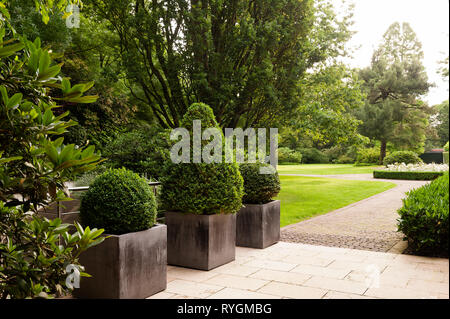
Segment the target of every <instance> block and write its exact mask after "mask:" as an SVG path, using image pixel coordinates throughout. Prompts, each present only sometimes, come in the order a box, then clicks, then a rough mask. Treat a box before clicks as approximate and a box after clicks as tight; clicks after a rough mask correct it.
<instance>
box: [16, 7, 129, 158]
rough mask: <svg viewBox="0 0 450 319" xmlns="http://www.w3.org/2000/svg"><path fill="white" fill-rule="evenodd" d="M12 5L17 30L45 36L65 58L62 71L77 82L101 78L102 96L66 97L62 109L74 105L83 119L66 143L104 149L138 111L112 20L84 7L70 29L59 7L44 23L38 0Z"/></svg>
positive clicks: (95, 91) (78, 119)
mask: <svg viewBox="0 0 450 319" xmlns="http://www.w3.org/2000/svg"><path fill="white" fill-rule="evenodd" d="M9 5H10V6H11V24H12V26H13V27H14V28H15V30H16V32H17V33H19V34H26V35H27V38H28V39H31V40H34V39H35V38H37V37H39V38H40V39H41V42H42V46H43V47H51V48H52V50H53V52H54V53H58V55H59V56H57V55H56V54H55V55H54V59H55V60H57V61H58V62H60V63H62V67H61V73H62V76H65V77H67V78H70V79H71V80H72V81H74V82H83V81H84V80H85V79H91V80H93V81H94V82H95V83H96V85H95V87H92V88H91V89H90V93H91V94H96V95H98V96H99V98H98V99H97V101H95V102H93V103H90V104H88V105H86V104H84V105H83V104H79V103H72V102H70V103H67V102H64V101H62V102H60V106H61V107H60V108H59V111H60V112H61V113H59V114H62V113H64V112H65V111H66V110H70V111H71V112H70V115H69V117H70V118H71V119H73V120H74V121H76V122H78V125H76V126H72V127H69V128H68V130H67V131H68V132H67V133H65V134H64V137H65V140H66V142H70V143H74V144H76V145H85V144H90V145H95V146H96V148H97V149H99V150H103V147H104V145H106V144H107V143H108V142H110V141H112V140H114V139H115V137H116V135H117V133H118V132H121V131H124V130H125V129H126V127H127V126H128V124H129V123H130V122H131V121H132V119H133V118H134V116H135V113H136V110H137V109H136V103H134V102H132V101H130V96H129V92H128V89H127V88H126V87H125V85H124V84H123V80H122V77H123V72H122V71H121V68H120V66H119V64H118V59H117V58H118V54H117V53H116V50H115V49H116V45H117V43H118V37H117V36H116V35H115V34H114V33H113V32H111V31H110V30H108V28H107V26H106V23H97V22H96V21H92V20H90V19H88V18H86V17H85V14H84V10H83V14H81V15H80V17H79V18H80V24H79V27H78V28H68V27H67V26H66V22H65V20H64V19H63V13H62V12H59V11H58V10H53V12H52V13H49V17H50V20H49V21H48V22H47V23H44V22H43V21H42V16H41V14H40V13H39V12H36V10H35V1H34V0H11V1H10V3H9Z"/></svg>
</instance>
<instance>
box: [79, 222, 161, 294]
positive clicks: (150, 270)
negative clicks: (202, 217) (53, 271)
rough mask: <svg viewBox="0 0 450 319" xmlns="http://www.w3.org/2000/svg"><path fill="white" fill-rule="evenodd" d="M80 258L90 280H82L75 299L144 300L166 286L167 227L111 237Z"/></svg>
mask: <svg viewBox="0 0 450 319" xmlns="http://www.w3.org/2000/svg"><path fill="white" fill-rule="evenodd" d="M110 236H111V237H109V238H106V239H105V240H104V241H103V242H102V243H101V244H99V245H97V246H94V247H91V248H89V249H88V250H86V251H85V252H83V253H82V254H81V255H80V264H81V265H83V266H84V267H85V271H86V272H87V273H88V274H90V275H91V276H92V277H91V278H87V277H81V280H80V288H78V289H74V296H75V297H77V298H115V299H130V298H135V299H137V298H146V297H149V296H151V295H153V294H155V293H157V292H160V291H162V290H164V289H166V286H167V227H166V225H158V224H157V225H155V226H153V227H152V228H150V229H147V230H143V231H140V232H135V233H127V234H122V235H110Z"/></svg>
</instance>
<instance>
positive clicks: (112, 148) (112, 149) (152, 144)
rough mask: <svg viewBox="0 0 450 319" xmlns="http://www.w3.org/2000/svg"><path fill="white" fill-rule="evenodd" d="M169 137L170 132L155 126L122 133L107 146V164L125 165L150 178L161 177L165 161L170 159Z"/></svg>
mask: <svg viewBox="0 0 450 319" xmlns="http://www.w3.org/2000/svg"><path fill="white" fill-rule="evenodd" d="M168 139H169V136H168V134H166V133H165V132H158V131H157V130H156V129H154V128H142V129H140V130H135V131H131V132H126V133H122V134H120V135H119V136H118V137H117V138H116V139H115V140H113V141H111V142H110V143H109V144H107V146H106V147H105V149H104V151H103V156H104V157H105V158H107V159H108V161H107V162H106V165H107V166H109V167H112V168H121V167H125V168H127V169H129V170H132V171H133V172H135V173H138V174H139V175H141V176H145V177H147V178H149V179H159V178H160V177H161V173H162V169H163V165H164V163H165V161H167V160H169V141H168Z"/></svg>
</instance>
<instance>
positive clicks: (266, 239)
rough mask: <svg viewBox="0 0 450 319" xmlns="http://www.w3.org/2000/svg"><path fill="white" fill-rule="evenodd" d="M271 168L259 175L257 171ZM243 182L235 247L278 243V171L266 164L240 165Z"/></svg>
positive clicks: (263, 245) (261, 246)
mask: <svg viewBox="0 0 450 319" xmlns="http://www.w3.org/2000/svg"><path fill="white" fill-rule="evenodd" d="M261 167H265V168H266V169H272V172H271V174H261V171H260V168H261ZM239 169H240V172H241V175H242V178H243V179H244V193H245V195H244V197H243V199H242V201H243V203H244V207H242V208H241V209H240V210H239V212H238V213H237V216H236V245H237V246H244V247H252V248H266V247H268V246H270V245H273V244H275V243H276V242H278V241H279V240H280V201H279V200H273V198H274V197H275V196H276V195H277V194H278V193H279V192H280V179H279V177H278V173H277V171H276V170H275V169H274V168H273V167H272V166H270V165H268V164H262V163H254V164H252V163H245V164H241V165H240V166H239Z"/></svg>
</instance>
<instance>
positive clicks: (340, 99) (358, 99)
mask: <svg viewBox="0 0 450 319" xmlns="http://www.w3.org/2000/svg"><path fill="white" fill-rule="evenodd" d="M298 87H299V95H298V99H297V101H298V107H297V109H296V112H295V116H293V117H292V118H291V119H290V120H289V121H287V122H286V123H287V124H288V127H289V130H288V131H292V130H294V131H296V135H297V137H298V138H301V139H303V140H305V139H306V140H307V139H311V140H312V141H313V142H314V143H315V144H317V145H327V144H328V145H329V144H343V143H344V144H345V143H348V144H359V143H360V142H362V141H363V140H364V138H363V137H362V136H360V135H359V134H358V125H359V124H360V123H361V121H359V120H357V119H356V118H355V117H354V115H353V113H354V110H356V109H359V108H360V107H361V106H362V105H363V104H364V94H363V93H362V91H361V88H360V81H359V79H358V76H357V74H355V72H353V71H352V70H350V69H348V68H347V67H346V66H344V65H342V64H339V63H336V64H333V65H321V66H320V67H318V68H316V69H315V70H314V72H310V73H308V74H307V75H305V77H304V79H303V80H302V81H300V82H299V85H298ZM291 133H292V132H291Z"/></svg>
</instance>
